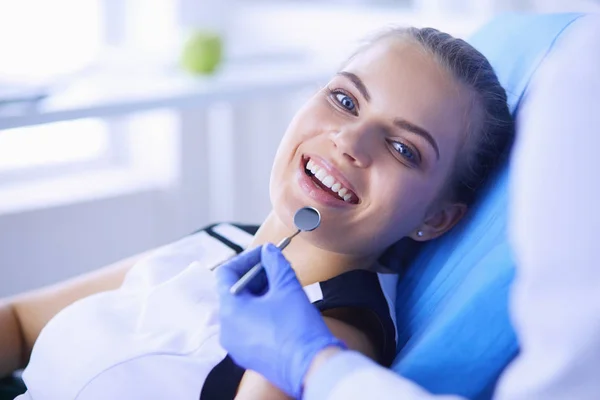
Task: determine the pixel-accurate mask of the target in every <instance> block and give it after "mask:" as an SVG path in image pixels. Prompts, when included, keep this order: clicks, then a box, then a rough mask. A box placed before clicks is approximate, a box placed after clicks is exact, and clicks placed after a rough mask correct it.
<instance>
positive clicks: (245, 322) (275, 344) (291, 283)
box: [216, 244, 345, 398]
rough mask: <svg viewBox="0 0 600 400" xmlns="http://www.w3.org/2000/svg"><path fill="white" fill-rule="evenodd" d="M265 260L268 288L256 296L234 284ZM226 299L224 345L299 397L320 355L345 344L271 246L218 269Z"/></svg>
mask: <svg viewBox="0 0 600 400" xmlns="http://www.w3.org/2000/svg"><path fill="white" fill-rule="evenodd" d="M259 261H262V264H263V266H264V268H265V271H266V276H267V279H268V289H267V290H266V291H263V293H262V294H260V295H257V294H254V293H253V292H251V291H250V290H249V289H245V290H244V291H242V292H241V293H239V294H238V295H233V294H231V293H230V292H229V288H230V287H231V286H232V285H233V284H234V283H235V282H237V280H238V279H239V278H240V277H241V276H242V275H243V274H244V273H245V272H246V271H248V270H249V269H250V268H252V267H253V266H254V265H255V264H256V263H258V262H259ZM216 274H217V281H218V289H219V296H220V299H221V305H220V317H221V345H222V346H223V347H224V348H225V349H226V350H227V351H228V352H229V355H230V356H231V357H232V358H233V360H234V361H235V362H236V363H237V364H238V365H240V366H242V367H244V368H246V369H251V370H254V371H256V372H258V373H259V374H261V375H262V376H264V377H265V378H267V379H268V380H269V381H270V382H271V383H273V384H274V385H275V386H277V387H279V388H280V389H281V390H283V391H284V392H286V393H287V394H288V395H290V396H293V397H294V398H299V397H300V396H301V392H302V384H303V381H304V375H305V374H306V372H307V370H308V367H309V366H310V364H311V362H312V360H313V358H314V357H315V356H316V354H317V353H318V352H319V351H321V350H322V349H324V348H325V347H329V346H339V347H342V348H345V345H344V344H343V343H342V342H341V341H340V340H339V339H337V338H335V337H334V336H333V335H332V333H331V331H330V330H329V328H328V327H327V325H326V324H325V321H323V318H322V317H321V314H320V313H319V311H318V310H317V309H316V308H315V306H314V305H312V304H311V303H310V301H309V300H308V297H307V296H306V294H305V293H304V289H302V286H301V285H300V282H298V279H297V278H296V274H295V273H294V270H293V269H292V268H291V266H290V264H289V263H288V261H287V260H286V259H285V257H284V256H283V254H281V251H280V250H279V249H278V248H277V247H275V246H274V245H272V244H268V245H265V246H263V247H258V248H256V249H253V250H251V251H248V252H245V253H242V254H241V255H239V256H238V257H236V258H234V259H232V260H231V261H229V262H228V263H226V264H224V265H222V266H220V267H219V268H218V269H217V271H216Z"/></svg>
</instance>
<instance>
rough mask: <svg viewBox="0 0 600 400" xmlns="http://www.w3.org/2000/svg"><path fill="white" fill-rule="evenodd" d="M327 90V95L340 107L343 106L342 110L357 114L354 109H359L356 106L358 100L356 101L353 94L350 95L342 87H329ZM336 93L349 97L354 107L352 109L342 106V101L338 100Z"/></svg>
mask: <svg viewBox="0 0 600 400" xmlns="http://www.w3.org/2000/svg"><path fill="white" fill-rule="evenodd" d="M327 91H328V92H329V97H330V98H331V99H332V100H333V101H334V102H335V103H336V104H337V105H338V106H339V107H341V108H343V110H344V111H346V112H349V113H350V114H352V115H358V113H357V112H356V110H358V109H359V106H358V101H356V99H355V98H354V96H352V95H351V94H350V93H348V92H346V91H345V90H344V89H339V88H338V89H331V88H327ZM338 95H343V96H346V97H347V98H349V99H350V100H351V101H352V103H353V105H354V107H353V108H352V109H349V108H347V107H346V106H344V105H343V104H342V102H341V101H340V100H338V98H337V96H338Z"/></svg>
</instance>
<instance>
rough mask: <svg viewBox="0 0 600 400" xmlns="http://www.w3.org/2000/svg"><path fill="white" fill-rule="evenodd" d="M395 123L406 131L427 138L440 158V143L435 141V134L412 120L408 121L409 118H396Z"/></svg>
mask: <svg viewBox="0 0 600 400" xmlns="http://www.w3.org/2000/svg"><path fill="white" fill-rule="evenodd" d="M394 125H396V126H397V127H398V128H400V129H404V130H405V131H409V132H412V133H414V134H417V135H419V136H421V137H422V138H423V139H425V140H427V141H428V142H429V144H430V145H431V147H433V149H434V150H435V154H436V155H437V159H438V160H439V159H440V149H439V148H438V145H437V143H436V142H435V139H434V138H433V136H431V134H430V133H429V132H427V131H426V130H425V129H423V128H421V127H420V126H417V125H415V124H413V123H411V122H408V121H407V120H404V119H402V118H396V119H395V120H394Z"/></svg>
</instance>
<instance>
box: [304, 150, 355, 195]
mask: <svg viewBox="0 0 600 400" xmlns="http://www.w3.org/2000/svg"><path fill="white" fill-rule="evenodd" d="M306 169H307V170H309V171H310V172H311V174H313V175H314V176H315V177H316V178H317V179H318V180H320V181H321V183H322V184H323V185H324V186H326V187H328V188H330V189H331V191H333V192H334V193H337V195H338V196H340V198H342V199H343V200H344V201H346V202H349V201H350V199H351V198H352V193H350V191H349V190H348V189H346V188H345V187H343V186H342V184H341V183H339V182H336V181H335V178H334V177H333V176H331V175H328V174H327V171H326V170H325V169H324V168H322V167H320V166H319V165H317V164H316V163H315V162H313V161H312V160H308V162H307V163H306Z"/></svg>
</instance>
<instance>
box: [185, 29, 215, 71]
mask: <svg viewBox="0 0 600 400" xmlns="http://www.w3.org/2000/svg"><path fill="white" fill-rule="evenodd" d="M222 58H223V40H222V39H221V36H220V35H219V34H217V33H215V32H211V31H206V30H198V31H195V32H193V33H192V34H191V35H190V37H189V38H188V40H187V41H186V42H185V44H184V46H183V51H182V54H181V60H180V62H181V66H182V67H183V68H184V69H185V70H187V71H189V72H192V73H195V74H211V73H212V72H214V71H215V69H216V68H217V66H218V65H219V64H220V63H221V59H222Z"/></svg>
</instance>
